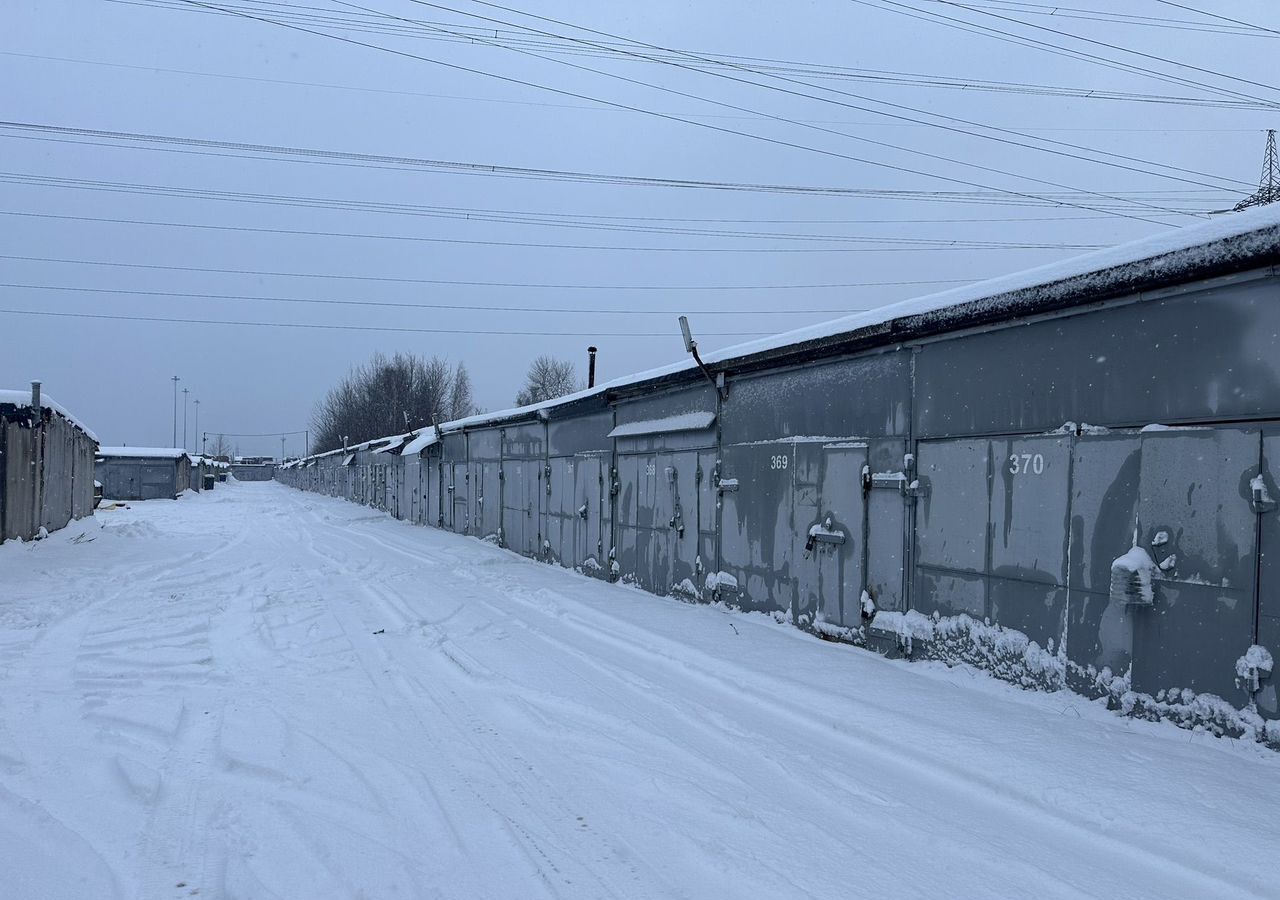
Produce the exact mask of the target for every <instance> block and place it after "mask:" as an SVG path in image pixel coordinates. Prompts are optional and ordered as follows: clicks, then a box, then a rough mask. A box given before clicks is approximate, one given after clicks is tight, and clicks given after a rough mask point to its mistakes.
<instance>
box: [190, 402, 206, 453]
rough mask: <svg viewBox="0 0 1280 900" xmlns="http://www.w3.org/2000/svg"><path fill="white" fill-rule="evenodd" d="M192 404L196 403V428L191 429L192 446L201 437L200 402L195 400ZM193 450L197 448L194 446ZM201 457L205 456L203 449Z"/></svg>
mask: <svg viewBox="0 0 1280 900" xmlns="http://www.w3.org/2000/svg"><path fill="white" fill-rule="evenodd" d="M192 402H193V403H195V405H196V427H195V428H193V429H191V443H192V445H194V444H195V442H196V438H197V437H198V436H199V435H200V401H199V400H193V401H192ZM192 449H195V447H194V446H193V447H192ZM200 455H201V456H203V455H204V448H203V447H202V448H201V450H200Z"/></svg>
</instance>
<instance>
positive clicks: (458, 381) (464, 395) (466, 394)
mask: <svg viewBox="0 0 1280 900" xmlns="http://www.w3.org/2000/svg"><path fill="white" fill-rule="evenodd" d="M475 414H476V405H475V400H474V398H473V397H472V396H471V376H470V375H468V374H467V367H466V366H464V365H463V364H462V363H458V367H457V368H456V369H454V370H453V385H452V387H451V388H450V390H449V418H450V419H465V418H466V417H467V416H473V415H475Z"/></svg>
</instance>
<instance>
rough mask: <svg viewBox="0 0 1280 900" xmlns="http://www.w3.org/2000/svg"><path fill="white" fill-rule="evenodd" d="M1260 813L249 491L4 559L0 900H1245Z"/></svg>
mask: <svg viewBox="0 0 1280 900" xmlns="http://www.w3.org/2000/svg"><path fill="white" fill-rule="evenodd" d="M82 535H83V536H82ZM1278 801H1280V755H1277V754H1275V753H1272V752H1270V751H1266V750H1263V749H1260V748H1258V747H1257V746H1256V745H1252V744H1237V743H1235V742H1232V741H1227V740H1218V739H1214V738H1210V737H1206V736H1203V735H1198V734H1188V733H1187V732H1185V731H1179V730H1178V729H1176V728H1174V727H1172V726H1168V725H1158V724H1149V723H1144V722H1137V721H1133V720H1129V719H1124V718H1120V717H1117V716H1115V715H1113V714H1111V713H1108V712H1106V711H1105V710H1103V709H1100V708H1098V707H1097V706H1096V705H1094V704H1091V703H1089V702H1087V701H1085V700H1083V699H1081V698H1079V697H1076V696H1073V695H1068V694H1053V695H1048V694H1034V693H1026V692H1021V691H1018V690H1016V689H1014V688H1011V687H1008V686H1006V685H1003V684H1000V683H998V682H995V681H992V680H991V679H989V678H986V677H985V676H982V675H980V674H977V673H974V672H971V671H967V670H965V669H947V668H945V667H942V666H940V665H936V664H909V663H903V662H895V661H890V660H886V659H883V658H881V657H879V656H876V655H874V654H872V653H869V652H866V651H861V650H857V649H854V648H850V647H847V646H843V645H836V644H828V643H823V642H821V641H818V640H815V639H814V638H812V637H808V636H805V635H803V634H801V633H800V632H797V631H795V630H794V629H791V628H788V627H785V626H781V625H777V624H776V623H774V622H773V621H772V620H771V619H768V618H766V617H764V616H758V615H741V614H734V613H730V612H727V611H725V610H723V609H720V608H716V607H707V606H692V605H687V604H684V603H680V602H677V601H675V600H670V599H661V598H657V597H651V596H649V595H647V594H644V593H641V592H639V591H636V590H632V589H629V588H625V587H611V586H607V585H604V584H602V583H600V582H597V581H592V580H589V579H587V578H584V577H582V576H579V575H576V574H574V573H571V572H567V571H563V570H558V569H555V568H552V567H549V566H545V565H539V564H537V563H533V562H529V561H526V560H522V559H519V558H517V557H515V556H513V555H511V554H509V553H507V552H505V551H502V550H499V549H498V548H496V547H493V546H490V545H487V544H483V543H481V542H479V541H476V540H472V539H469V538H463V537H458V536H455V535H451V534H445V533H442V532H439V531H436V530H434V529H425V528H415V527H413V526H410V525H406V524H403V523H400V522H396V521H393V520H391V519H389V518H387V517H385V516H383V515H381V514H379V513H377V512H374V511H372V510H369V509H364V508H361V507H357V506H353V505H350V504H347V503H344V502H342V501H338V500H330V499H327V498H321V497H316V496H314V495H309V494H302V493H298V492H294V491H290V490H289V489H287V488H284V487H281V486H279V485H276V484H273V483H265V484H232V485H226V486H219V487H218V489H217V490H215V491H214V492H212V493H209V494H203V495H199V496H188V497H185V498H183V499H182V500H180V501H178V502H166V501H151V502H149V503H139V504H134V505H133V506H132V508H130V509H121V510H114V511H103V512H100V513H98V514H97V516H96V517H95V518H94V519H92V520H87V521H85V522H80V523H73V524H72V525H71V527H69V528H67V529H65V530H64V531H62V532H59V533H57V534H55V535H53V536H52V537H51V538H49V539H48V540H46V541H43V542H40V543H38V544H26V545H18V544H6V545H4V546H3V547H0V897H3V898H6V900H9V898H13V900H18V898H22V900H44V898H75V900H90V898H91V900H99V898H111V897H124V898H138V900H154V898H171V897H172V898H177V897H188V896H199V897H203V898H222V897H228V898H230V897H235V898H246V900H257V898H273V897H275V898H307V900H316V898H329V897H365V898H395V897H403V898H430V897H442V898H472V897H485V898H503V900H507V898H520V900H523V898H539V897H577V898H607V897H622V898H639V897H646V898H647V897H689V898H721V897H726V898H727V897H750V898H775V897H776V898H793V897H841V898H846V897H874V898H898V897H921V898H930V900H937V898H952V897H964V898H980V897H993V898H994V897H1000V898H1005V897H1013V896H1017V897H1036V898H1038V900H1039V898H1053V897H1108V898H1120V897H1125V898H1127V897H1152V898H1172V897H1178V898H1181V897H1197V898H1201V897H1231V898H1238V897H1255V896H1256V897H1276V896H1280V874H1277V870H1276V856H1275V851H1276V837H1275V835H1276V832H1275V815H1276V810H1277V808H1280V802H1278Z"/></svg>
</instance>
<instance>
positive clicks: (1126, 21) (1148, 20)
mask: <svg viewBox="0 0 1280 900" xmlns="http://www.w3.org/2000/svg"><path fill="white" fill-rule="evenodd" d="M117 2H120V0H117ZM129 2H136V0H129ZM928 2H931V3H945V0H928ZM1157 2H1163V0H1157ZM965 5H966V6H976V7H985V8H989V9H998V10H1001V11H1002V12H1013V13H1023V14H1025V15H1036V16H1052V17H1053V18H1055V19H1081V20H1084V21H1088V22H1109V23H1114V24H1118V25H1139V26H1144V27H1151V28H1169V29H1173V30H1175V31H1199V32H1205V33H1208V34H1224V35H1234V36H1238V37H1271V35H1268V34H1262V33H1260V32H1263V31H1265V30H1266V29H1262V28H1257V27H1253V26H1245V27H1243V28H1241V27H1240V26H1239V25H1234V26H1224V25H1214V24H1212V23H1208V22H1196V21H1194V20H1192V19H1171V18H1168V17H1165V16H1141V15H1134V14H1132V13H1118V12H1108V11H1106V10H1100V9H1085V8H1083V7H1078V6H1053V5H1050V4H1046V3H1026V2H1022V0H988V2H981V0H965ZM1169 5H1170V6H1178V4H1176V3H1171V4H1169ZM1182 8H1183V9H1190V7H1182ZM1205 15H1208V14H1207V13H1205ZM1215 18H1222V17H1221V16H1216V17H1215ZM1227 21H1235V20H1227Z"/></svg>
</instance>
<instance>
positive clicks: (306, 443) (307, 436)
mask: <svg viewBox="0 0 1280 900" xmlns="http://www.w3.org/2000/svg"><path fill="white" fill-rule="evenodd" d="M302 434H303V438H302V440H303V444H302V448H303V452H302V455H303V456H310V455H311V429H310V428H308V429H307V430H306V431H304V432H302Z"/></svg>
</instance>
